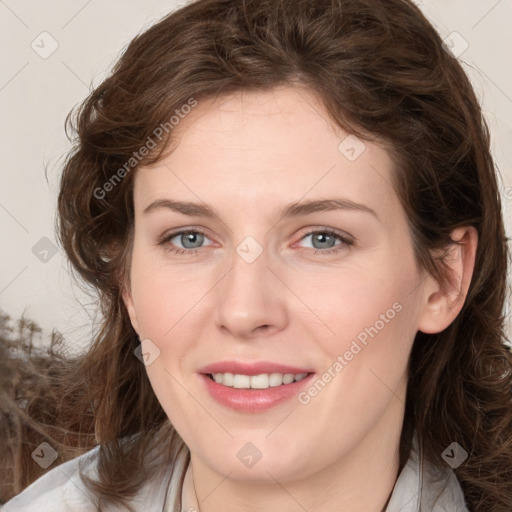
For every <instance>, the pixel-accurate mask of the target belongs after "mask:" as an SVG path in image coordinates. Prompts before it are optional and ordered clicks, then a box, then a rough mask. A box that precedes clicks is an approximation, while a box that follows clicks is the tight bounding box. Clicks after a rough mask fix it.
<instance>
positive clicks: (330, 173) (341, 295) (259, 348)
mask: <svg viewBox="0 0 512 512" xmlns="http://www.w3.org/2000/svg"><path fill="white" fill-rule="evenodd" d="M327 119H328V116H327V114H326V113H325V111H324V109H323V108H322V106H321V105H320V103H319V102H318V101H317V100H316V99H315V97H314V96H313V95H312V94H309V93H307V92H306V91H304V90H298V89H292V88H280V89H275V90H273V91H271V92H265V93H262V92H257V93H243V94H237V95H232V96H229V97H226V98H223V99H218V100H217V101H210V102H204V103H199V104H198V106H197V107H196V108H195V109H193V110H192V112H191V113H190V114H188V116H186V117H184V119H182V120H181V121H180V125H179V127H178V128H179V130H180V132H179V133H180V139H179V144H178V146H177V148H176V150H175V151H174V152H173V153H172V154H171V155H170V156H168V157H167V158H166V159H165V160H163V161H161V162H159V163H158V165H156V166H154V167H146V168H140V169H138V170H137V174H136V177H135V185H134V204H135V235H134V245H133V254H132V264H131V274H130V278H131V282H130V290H129V291H128V292H125V295H124V298H125V302H126V304H127V307H128V311H129V313H130V317H131V320H132V324H133V326H134V328H135V329H136V331H137V333H138V334H139V337H140V339H141V340H144V342H143V352H144V353H145V354H146V364H147V373H148V376H149V378H150V380H151V383H152V386H153V388H154V391H155V393H156V395H157V397H158V399H159V401H160V403H161V404H162V406H163V408H164V410H165V411H166V413H167V415H168V416H169V418H170V420H171V422H172V423H173V424H174V426H175V428H176V429H177V431H178V432H179V433H180V435H181V436H182V438H183V439H184V441H185V442H186V444H187V445H188V447H189V448H190V450H191V452H192V460H193V463H194V464H196V465H202V466H203V467H207V468H208V469H209V470H210V471H215V472H216V473H219V474H222V475H227V474H228V473H229V474H230V475H231V478H234V479H246V480H247V479H252V480H254V481H261V482H262V481H272V477H273V478H276V479H278V480H279V481H280V482H286V481H287V480H292V479H299V478H303V477H308V476H311V475H313V474H314V473H316V472H318V471H320V470H321V469H322V468H326V467H328V466H331V465H332V464H336V463H338V462H339V461H342V460H348V459H349V458H350V457H352V456H355V454H358V456H360V455H361V454H362V453H366V455H368V456H369V457H370V456H371V454H372V450H376V449H378V447H379V446H382V443H388V444H389V445H390V446H392V447H393V450H394V449H395V448H396V445H397V443H398V440H399V435H400V429H401V425H402V421H403V413H404V401H405V392H406V384H407V377H406V375H407V363H408V358H409V353H410V350H411V347H412V342H413V339H414V336H415V334H416V332H417V330H418V329H419V328H420V324H421V321H422V315H423V309H424V304H425V302H426V300H427V297H426V291H425V287H424V284H423V282H422V280H423V275H422V273H421V272H420V271H419V270H418V268H417V265H416V263H415V259H414V255H413V247H412V241H411V237H410V233H409V230H408V225H407V220H406V215H405V213H404V211H403V209H402V207H401V205H400V203H399V200H398V197H397V195H396V194H395V192H394V190H393V187H392V185H391V183H392V174H393V162H392V160H391V158H390V156H389V154H388V153H387V152H386V151H385V150H384V149H382V148H381V147H379V146H378V145H377V144H375V143H370V142H366V141H365V142H364V145H363V143H362V142H361V141H360V140H358V139H357V138H355V137H354V136H351V135H349V134H348V133H345V132H343V131H342V130H341V129H338V128H334V127H333V126H332V125H331V124H330V123H328V121H327ZM179 232H183V234H179ZM311 232H314V233H313V234H311ZM211 365H217V366H216V367H210V366H211ZM208 367H210V368H208ZM209 373H212V374H215V373H217V374H221V376H220V377H219V375H217V380H218V381H219V382H215V381H214V380H212V379H211V378H210V377H209V376H208V375H207V374H209ZM288 373H289V374H292V377H285V378H284V383H282V382H283V381H282V376H281V375H275V374H288ZM230 374H235V375H231V376H230ZM272 374H274V375H272ZM304 374H307V376H306V377H304ZM251 376H257V377H255V378H254V379H251ZM290 380H294V383H289V381H290ZM249 385H251V386H254V387H255V388H259V389H247V388H246V387H245V386H249ZM233 386H235V387H233ZM240 386H241V387H240ZM265 388H266V389H265ZM269 474H271V475H272V477H271V476H270V475H269Z"/></svg>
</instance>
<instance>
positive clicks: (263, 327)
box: [216, 251, 288, 340]
mask: <svg viewBox="0 0 512 512" xmlns="http://www.w3.org/2000/svg"><path fill="white" fill-rule="evenodd" d="M268 263H269V261H268V258H267V254H266V252H265V251H263V253H262V254H260V256H259V257H258V258H257V259H256V260H254V261H252V262H251V263H249V262H248V261H246V260H244V258H242V257H240V256H239V254H238V253H235V254H234V255H233V258H232V266H231V269H230V270H229V271H228V272H227V274H226V276H225V277H224V278H223V279H222V281H221V282H220V283H219V285H220V286H219V287H218V289H217V296H216V301H217V306H216V323H217V326H218V328H219V329H221V330H223V331H224V332H225V334H229V335H231V336H233V337H235V338H237V339H243V340H250V339H254V338H256V337H260V336H263V335H265V336H270V335H273V334H275V333H277V332H279V331H281V330H283V329H285V328H286V325H287V323H288V314H287V307H286V300H287V298H286V296H287V294H286V288H285V287H284V286H283V284H282V283H281V282H280V280H279V279H278V278H277V277H276V275H275V271H273V270H270V268H269V267H268Z"/></svg>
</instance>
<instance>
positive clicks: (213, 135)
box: [135, 87, 398, 211]
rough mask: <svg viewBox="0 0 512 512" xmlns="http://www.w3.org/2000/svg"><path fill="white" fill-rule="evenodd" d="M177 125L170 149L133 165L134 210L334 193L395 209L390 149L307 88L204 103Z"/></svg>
mask: <svg viewBox="0 0 512 512" xmlns="http://www.w3.org/2000/svg"><path fill="white" fill-rule="evenodd" d="M176 128H177V129H176V131H175V133H174V135H175V136H176V140H177V145H176V147H175V149H174V150H173V152H172V153H171V154H170V155H168V156H167V157H166V158H164V159H163V160H161V161H160V162H158V163H157V164H155V165H154V166H151V167H142V168H139V169H138V170H137V174H136V177H135V206H136V210H141V209H143V208H144V207H145V205H147V204H148V203H149V202H151V201H155V200H157V199H160V198H163V197H165V195H166V194H172V196H173V197H174V198H176V197H175V196H176V195H178V196H179V197H180V198H186V199H187V200H191V201H199V200H204V201H205V202H207V203H210V202H211V203H215V204H218V205H220V206H222V207H225V208H229V207H232V208H233V209H234V210H235V211H236V210H237V209H238V211H240V209H243V210H244V211H248V210H249V209H250V208H258V207H262V206H265V207H267V206H268V207H270V206H271V205H275V207H276V209H277V208H279V207H280V206H281V205H282V204H283V203H285V202H288V201H292V200H294V201H297V200H299V199H300V198H306V197H307V199H316V198H323V197H332V196H333V195H336V196H343V197H346V198H348V199H349V200H352V201H354V202H364V203H366V204H368V203H370V204H373V205H375V206H376V207H377V206H378V207H379V208H381V209H382V208H384V209H387V210H389V209H390V208H393V207H395V208H396V206H397V205H396V203H397V202H398V199H397V197H396V195H395V192H394V190H393V187H392V186H391V183H392V172H393V161H392V159H391V157H390V155H389V154H388V152H387V151H386V150H385V149H383V147H381V146H380V145H378V144H377V143H375V142H368V141H362V140H359V139H357V138H356V137H355V136H354V135H351V134H350V133H347V132H346V131H344V130H343V129H342V128H340V127H338V126H336V125H335V124H334V123H333V122H332V121H331V119H330V118H329V116H328V114H327V112H326V111H325V109H324V108H323V106H322V104H321V102H320V101H319V100H318V99H317V98H316V96H315V95H314V94H312V93H310V92H308V91H306V90H305V89H295V88H291V87H285V88H280V89H274V90H271V91H265V92H241V93H236V94H233V95H229V96H226V97H222V98H218V99H216V100H207V101H203V102H200V103H199V104H198V105H197V106H196V107H195V108H194V109H193V110H192V111H191V112H190V113H189V114H187V115H186V116H184V118H183V119H182V120H181V121H180V123H179V125H178V126H177V127H176ZM258 205H259V206H258Z"/></svg>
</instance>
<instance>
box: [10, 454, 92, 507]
mask: <svg viewBox="0 0 512 512" xmlns="http://www.w3.org/2000/svg"><path fill="white" fill-rule="evenodd" d="M97 452H98V447H96V448H93V449H92V450H90V451H88V452H87V453H84V454H83V455H81V456H80V457H76V458H75V459H72V460H70V461H68V462H65V463H64V464H61V465H59V466H57V467H55V468H53V469H52V470H50V471H49V472H48V473H46V474H45V475H43V476H42V477H40V478H39V479H37V480H36V481H35V482H33V483H32V484H31V485H29V486H28V487H27V488H26V489H25V490H24V491H23V492H21V493H20V494H18V495H17V496H15V497H14V498H13V499H12V500H10V501H8V502H7V503H6V504H5V505H4V506H3V507H2V509H1V510H2V512H29V511H33V510H37V511H38V512H61V511H62V512H64V511H66V512H75V511H76V512H96V510H97V506H96V501H95V498H94V496H93V495H92V494H91V493H90V492H89V491H88V490H87V489H86V487H85V485H84V483H83V481H82V479H81V478H80V469H82V471H83V472H84V474H86V475H87V476H93V474H94V472H95V462H96V455H97Z"/></svg>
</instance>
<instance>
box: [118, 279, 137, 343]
mask: <svg viewBox="0 0 512 512" xmlns="http://www.w3.org/2000/svg"><path fill="white" fill-rule="evenodd" d="M121 296H122V299H123V302H124V305H125V307H126V311H127V312H128V316H129V317H130V322H131V323H132V327H133V329H134V330H135V332H136V333H137V334H139V324H138V322H137V314H136V312H135V306H134V304H133V297H132V294H131V291H130V290H129V289H128V288H127V287H126V286H125V285H124V284H123V285H122V287H121Z"/></svg>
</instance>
